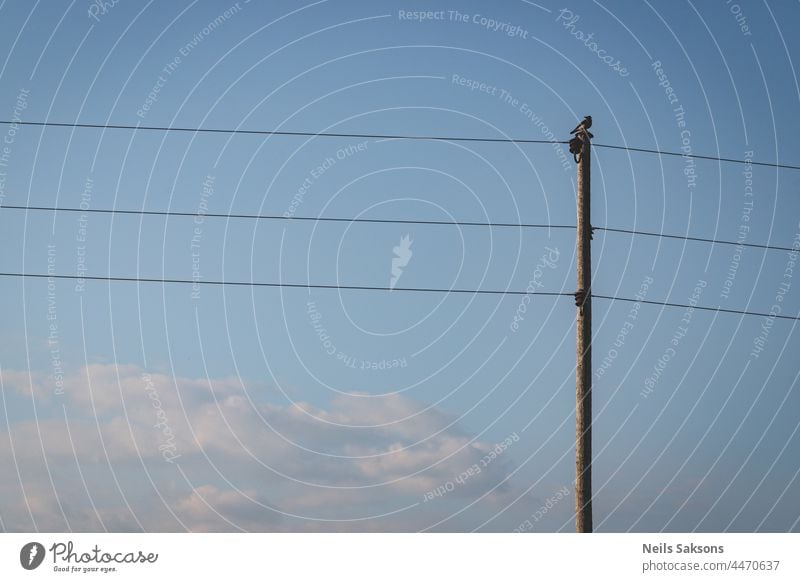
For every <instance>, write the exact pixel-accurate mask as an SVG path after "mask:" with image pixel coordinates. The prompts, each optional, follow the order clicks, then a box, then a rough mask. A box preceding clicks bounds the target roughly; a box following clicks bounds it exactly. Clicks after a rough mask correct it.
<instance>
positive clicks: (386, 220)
mask: <svg viewBox="0 0 800 582" xmlns="http://www.w3.org/2000/svg"><path fill="white" fill-rule="evenodd" d="M2 209H8V210H41V211H48V212H81V213H92V212H94V213H98V214H134V215H135V214H143V215H147V216H183V217H196V216H201V217H203V218H242V219H254V220H301V221H303V220H305V221H311V222H346V223H351V222H356V223H358V222H366V223H372V224H433V225H446V226H489V227H509V228H571V229H574V228H575V226H574V225H569V224H526V223H515V222H462V221H452V220H410V219H409V220H406V219H402V218H397V219H392V218H336V217H324V216H320V217H314V216H282V215H279V214H217V213H212V212H203V213H199V212H173V211H170V210H114V209H110V208H87V209H85V210H84V209H81V208H63V207H61V208H56V207H52V206H12V205H2V206H0V210H2Z"/></svg>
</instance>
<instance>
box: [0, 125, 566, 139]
mask: <svg viewBox="0 0 800 582" xmlns="http://www.w3.org/2000/svg"><path fill="white" fill-rule="evenodd" d="M10 123H12V122H11V121H3V120H0V124H10ZM16 123H17V124H18V125H32V126H36V127H73V128H79V129H127V130H134V131H176V132H185V133H227V134H239V135H275V136H294V137H351V138H356V139H398V140H403V139H405V140H427V141H477V142H486V143H569V142H567V141H551V140H548V139H512V138H500V137H497V138H494V137H446V136H438V135H394V134H367V133H332V132H327V131H320V132H316V131H283V130H274V129H267V130H259V129H217V128H205V127H167V126H152V125H112V124H99V123H57V122H50V121H18V122H16Z"/></svg>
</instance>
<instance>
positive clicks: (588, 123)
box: [570, 115, 592, 137]
mask: <svg viewBox="0 0 800 582" xmlns="http://www.w3.org/2000/svg"><path fill="white" fill-rule="evenodd" d="M590 127H592V116H591V115H587V116H586V117H584V118H583V121H581V122H580V123H579V124H578V125H577V126H576V127H575V129H573V130H572V131H570V133H578V132H579V131H586V130H587V129H589V128H590ZM586 133H589V132H588V131H587V132H586ZM589 136H590V137H591V134H589Z"/></svg>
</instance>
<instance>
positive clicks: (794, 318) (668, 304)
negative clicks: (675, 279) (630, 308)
mask: <svg viewBox="0 0 800 582" xmlns="http://www.w3.org/2000/svg"><path fill="white" fill-rule="evenodd" d="M592 297H594V298H595V299H608V300H609V301H625V302H627V303H645V304H647V305H663V306H666V307H682V308H684V309H699V310H701V311H715V312H717V313H734V314H739V315H755V316H758V317H774V318H775V319H788V320H789V321H800V316H792V315H778V314H772V313H761V312H758V311H742V310H739V309H726V308H723V307H707V306H703V305H689V304H687V303H671V302H668V301H650V300H647V299H633V298H630V297H612V296H610V295H595V294H592Z"/></svg>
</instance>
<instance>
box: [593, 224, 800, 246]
mask: <svg viewBox="0 0 800 582" xmlns="http://www.w3.org/2000/svg"><path fill="white" fill-rule="evenodd" d="M592 229H593V230H602V231H605V232H619V233H623V234H638V235H641V236H653V237H658V238H671V239H676V240H691V241H696V242H704V243H714V244H719V245H734V246H742V247H750V248H754V249H766V250H770V251H789V252H793V251H796V250H798V249H793V248H791V247H779V246H774V245H760V244H757V243H747V242H734V241H730V240H719V239H716V238H703V237H699V236H684V235H680V234H664V233H659V232H649V231H645V230H628V229H625V228H605V227H602V226H593V227H592Z"/></svg>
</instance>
